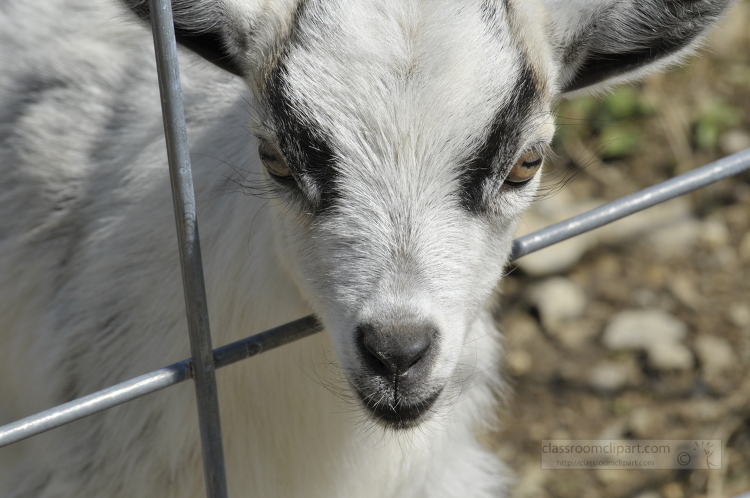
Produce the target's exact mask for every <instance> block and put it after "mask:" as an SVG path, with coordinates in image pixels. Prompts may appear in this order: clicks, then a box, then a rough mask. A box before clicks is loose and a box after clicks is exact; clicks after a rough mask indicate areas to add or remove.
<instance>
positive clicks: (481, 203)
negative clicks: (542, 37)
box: [460, 63, 539, 214]
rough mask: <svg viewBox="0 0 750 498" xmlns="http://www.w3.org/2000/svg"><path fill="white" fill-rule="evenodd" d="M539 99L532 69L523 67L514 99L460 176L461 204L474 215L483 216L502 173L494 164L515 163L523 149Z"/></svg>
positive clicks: (502, 110) (488, 131)
mask: <svg viewBox="0 0 750 498" xmlns="http://www.w3.org/2000/svg"><path fill="white" fill-rule="evenodd" d="M538 98H539V93H538V92H537V89H536V79H535V78H534V74H533V72H532V69H531V67H530V66H529V65H528V64H527V63H524V64H523V67H522V71H521V74H520V76H519V78H518V80H517V82H516V85H515V95H514V96H513V98H512V99H510V101H509V102H508V103H507V104H506V105H504V106H503V107H502V108H501V109H500V110H499V111H498V112H497V114H496V115H495V119H494V120H493V121H492V124H491V125H490V126H489V128H488V130H487V134H486V135H485V139H484V141H483V142H482V143H480V145H479V146H478V147H477V148H476V149H475V150H474V153H473V154H472V155H471V157H469V158H468V159H467V160H466V162H465V163H464V167H463V169H464V171H463V173H462V175H461V179H460V185H461V203H462V204H463V206H464V208H466V209H467V210H469V211H470V212H472V213H477V214H478V213H481V212H483V211H484V210H485V209H486V207H487V203H486V200H485V190H486V188H485V187H486V185H487V184H488V183H489V181H490V180H491V179H492V178H494V176H495V175H497V174H498V173H499V172H498V171H496V170H495V168H494V165H495V164H503V163H507V162H508V161H511V160H512V155H513V154H514V153H515V151H516V150H517V149H518V147H519V146H520V145H521V139H522V138H523V137H522V136H521V131H522V128H523V124H524V122H525V120H526V119H527V118H528V117H529V115H530V114H531V112H532V109H533V107H534V105H535V103H536V101H537V99H538Z"/></svg>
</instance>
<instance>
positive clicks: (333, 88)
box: [130, 0, 727, 428]
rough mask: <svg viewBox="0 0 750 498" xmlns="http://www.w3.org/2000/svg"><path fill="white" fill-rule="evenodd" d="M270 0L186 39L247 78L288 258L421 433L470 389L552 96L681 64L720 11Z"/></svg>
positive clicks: (324, 314)
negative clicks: (470, 353) (455, 393)
mask: <svg viewBox="0 0 750 498" xmlns="http://www.w3.org/2000/svg"><path fill="white" fill-rule="evenodd" d="M130 3H131V7H133V8H134V10H136V12H139V13H141V15H146V14H147V12H146V10H147V9H146V7H145V4H144V3H143V2H141V1H131V2H130ZM271 4H272V5H273V6H269V5H266V3H263V2H257V5H256V2H253V1H249V0H242V1H240V0H225V1H223V2H220V1H216V2H210V1H206V0H204V1H196V2H186V1H183V2H175V5H176V7H175V12H176V16H177V17H176V23H177V27H178V34H179V35H180V39H181V41H183V42H184V43H186V44H187V45H188V46H191V47H192V48H194V49H196V47H197V49H196V51H197V52H198V53H200V54H201V55H204V56H207V57H208V58H209V59H210V58H212V54H217V53H218V54H219V55H220V56H221V57H219V58H216V57H213V59H214V61H215V62H217V63H218V64H219V65H220V66H222V67H224V68H228V69H229V70H231V71H232V72H235V73H236V74H239V75H242V76H244V77H245V79H246V81H247V82H248V83H249V84H250V86H251V88H252V90H253V95H254V98H255V100H256V102H255V108H256V109H257V111H258V113H257V116H256V121H255V123H254V125H253V131H254V133H255V135H256V136H257V137H258V140H259V143H260V147H259V157H260V159H261V160H262V162H263V163H264V164H265V165H266V169H267V172H268V174H269V181H270V182H272V188H273V190H274V191H275V192H276V193H277V194H278V195H277V196H276V199H275V201H274V203H273V204H274V209H276V213H275V215H274V219H275V223H276V232H275V234H276V245H277V251H278V253H279V254H280V258H281V260H282V261H283V264H284V265H285V266H286V268H287V269H288V270H289V273H290V274H291V275H292V276H293V278H294V279H295V280H296V281H297V283H298V285H299V287H300V288H301V289H302V291H303V294H304V295H305V296H306V298H307V299H309V301H310V302H311V304H312V306H313V308H314V309H315V310H316V312H317V314H318V315H319V316H320V318H321V319H322V321H323V323H324V324H325V325H326V328H327V330H328V331H329V333H330V336H331V339H332V342H333V345H334V349H335V352H336V355H337V358H338V360H339V363H340V364H341V366H342V367H343V370H344V372H346V375H347V378H348V380H349V383H350V385H351V387H352V389H353V391H355V392H356V393H357V395H358V396H359V398H360V400H361V402H362V404H363V405H364V406H365V407H366V409H367V410H369V412H370V413H372V414H373V415H374V416H375V420H377V421H379V422H381V423H384V424H385V425H387V426H389V427H392V428H408V427H411V426H414V425H415V424H418V423H419V422H420V421H422V420H424V419H426V418H428V417H429V415H430V413H432V412H434V411H435V410H438V409H439V407H440V405H441V398H446V396H441V393H443V392H444V391H445V390H446V387H447V386H450V385H452V384H455V383H456V382H459V380H458V375H457V373H456V371H457V364H458V362H459V359H460V356H461V351H462V346H463V344H464V341H465V338H466V337H467V331H468V330H469V328H470V325H471V324H472V322H473V321H474V320H475V318H476V316H477V314H478V311H479V310H480V309H481V307H482V306H483V304H484V302H485V301H486V300H487V298H488V297H489V295H490V293H491V292H492V290H493V288H494V287H495V285H496V283H497V282H498V280H499V279H500V278H501V276H502V272H503V265H504V263H505V262H506V260H507V256H508V254H509V252H510V244H511V237H512V234H513V232H514V229H515V226H516V221H517V219H518V217H519V214H520V213H521V211H522V210H523V209H524V208H525V207H526V206H527V205H528V203H529V202H530V200H531V199H532V197H533V196H534V193H535V190H536V188H537V185H538V182H539V173H538V170H539V166H540V164H541V160H542V154H543V152H544V150H545V148H546V147H547V145H548V144H549V142H550V140H551V138H552V134H553V131H554V130H553V125H552V121H553V120H552V117H551V114H550V109H551V105H552V103H553V101H554V100H555V99H556V98H558V97H559V96H560V94H561V93H563V92H566V91H573V90H578V89H580V88H583V87H586V86H592V85H598V84H600V83H601V82H603V81H604V80H610V81H611V80H613V79H614V80H618V79H619V80H622V79H624V78H627V77H629V76H632V75H633V74H637V73H638V69H639V68H641V67H646V66H651V67H653V66H654V65H655V64H657V63H662V62H665V61H666V62H669V61H670V60H673V59H674V58H675V57H677V56H679V54H680V53H681V52H680V51H684V49H685V48H686V47H687V48H689V47H690V46H692V45H694V42H695V40H696V39H697V38H698V35H699V33H700V32H701V31H702V30H703V28H704V27H705V26H707V25H708V24H710V23H711V22H712V21H713V20H714V19H715V18H716V16H717V15H718V14H719V13H720V12H721V11H722V9H723V8H724V7H725V6H726V4H727V1H722V0H713V1H709V0H695V1H690V2H688V1H685V2H683V1H667V0H663V1H657V0H651V1H648V2H627V1H626V2H622V1H615V0H599V1H592V2H580V1H572V2H567V1H559V0H545V1H542V0H539V1H520V0H519V1H513V0H506V1H490V0H488V1H485V2H473V1H471V2H470V1H466V2H464V1H456V0H450V1H448V0H445V1H440V0H435V1H433V2H423V1H416V0H415V1H404V0H398V1H395V0H394V1H391V0H386V1H381V2H372V1H366V0H328V1H325V2H324V1H317V0H308V1H306V2H298V3H297V2H293V1H291V0H290V1H287V2H277V3H271ZM652 24H658V25H659V26H661V27H663V28H664V29H662V30H660V31H659V32H658V33H657V32H655V31H654V30H651V29H645V28H647V27H648V26H649V25H652ZM641 28H644V29H641ZM217 40H219V43H217ZM667 42H669V43H667ZM207 54H208V55H207Z"/></svg>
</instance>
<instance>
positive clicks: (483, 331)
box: [0, 0, 728, 498]
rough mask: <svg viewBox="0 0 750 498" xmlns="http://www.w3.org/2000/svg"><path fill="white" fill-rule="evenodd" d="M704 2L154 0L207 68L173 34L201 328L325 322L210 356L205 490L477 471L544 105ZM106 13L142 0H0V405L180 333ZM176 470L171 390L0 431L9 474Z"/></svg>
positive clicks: (142, 104) (468, 482)
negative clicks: (214, 476)
mask: <svg viewBox="0 0 750 498" xmlns="http://www.w3.org/2000/svg"><path fill="white" fill-rule="evenodd" d="M727 4H728V1H727V0H693V1H687V0H685V1H681V0H671V1H668V0H649V1H638V2H636V1H635V0H599V1H583V0H534V1H524V0H485V1H469V0H466V1H464V0H450V1H449V0H429V1H428V0H383V1H378V2H373V1H366V0H327V1H323V0H307V1H303V0H299V1H297V0H276V1H272V2H264V1H261V0H192V1H191V0H176V1H174V2H173V5H174V10H175V23H176V28H177V33H178V40H179V41H180V43H182V44H183V45H184V46H186V47H188V48H189V49H191V50H193V51H194V52H195V53H197V54H199V55H201V56H202V57H203V58H204V59H206V60H208V62H212V63H213V64H214V65H211V64H209V63H208V62H206V61H204V60H202V59H200V58H198V57H195V56H194V55H193V54H191V53H190V52H188V51H184V52H182V53H181V65H182V69H183V72H182V81H183V87H184V93H185V107H186V115H187V123H188V134H189V137H190V142H191V153H192V161H193V170H194V177H195V184H196V197H197V203H198V217H199V222H200V226H201V232H202V234H201V235H202V237H201V238H202V242H203V255H204V265H205V274H206V282H207V292H208V298H209V310H210V313H211V322H212V330H213V340H214V344H215V345H221V344H225V343H227V342H230V341H234V340H237V339H239V338H242V337H246V336H248V335H251V334H254V333H257V332H260V331H263V330H265V329H268V328H270V327H272V326H276V325H278V324H281V323H285V322H288V321H290V320H292V319H295V318H298V317H300V316H303V315H306V314H309V313H315V314H316V315H317V316H318V317H320V319H321V321H322V323H323V324H324V326H325V329H326V333H324V334H319V335H317V336H315V337H311V338H307V339H304V340H302V341H298V342H297V343H294V344H292V345H289V346H286V347H284V348H281V349H279V350H275V351H272V352H268V353H266V354H264V355H261V356H259V357H257V358H254V359H252V360H250V361H246V362H242V363H241V364H238V365H234V366H231V367H228V368H226V369H224V370H222V371H219V372H218V373H217V376H218V382H219V392H220V404H221V416H222V425H223V432H224V445H225V451H226V459H227V474H228V478H229V485H230V494H231V495H232V496H264V497H275V496H278V497H315V496H320V497H335V496H340V497H368V496H378V497H380V496H393V497H454V496H461V497H465V496H472V497H491V496H492V497H497V496H502V495H503V494H504V490H505V486H506V480H507V478H508V473H507V471H506V470H505V468H504V466H503V465H502V463H501V462H500V461H499V460H498V459H497V457H496V456H495V455H494V454H493V453H492V452H491V451H490V450H488V449H487V448H484V447H483V446H482V445H481V444H480V443H479V442H478V441H477V436H476V435H477V432H478V431H481V430H482V427H483V426H485V425H487V424H491V423H492V421H493V412H494V410H495V400H496V398H497V395H498V393H499V392H501V388H502V382H501V379H500V374H499V371H498V368H497V365H498V363H499V361H500V359H501V348H500V346H499V338H498V333H497V332H496V330H495V327H494V325H493V320H492V317H491V315H490V312H489V308H490V307H491V304H489V303H491V302H492V299H491V296H492V293H493V289H494V288H495V286H496V284H497V282H498V281H499V280H500V278H501V277H502V274H503V267H504V264H505V262H506V260H507V257H508V254H509V252H510V244H511V240H512V235H513V233H514V230H515V227H516V223H517V219H518V217H519V216H520V214H521V212H522V211H523V209H525V208H526V207H527V206H528V204H529V202H530V201H531V199H532V197H533V195H534V192H535V189H536V187H537V185H538V182H539V176H540V175H539V174H538V170H539V167H540V165H541V161H542V155H543V154H544V151H545V149H546V147H547V145H548V144H549V142H550V140H551V138H552V134H553V132H554V126H553V118H552V114H551V109H552V106H553V104H554V102H555V101H556V100H557V99H558V98H560V97H561V96H563V95H565V94H570V93H572V92H578V91H583V90H590V89H594V90H595V89H597V88H603V87H604V86H605V85H609V84H612V83H614V82H620V81H625V80H628V79H632V78H635V77H639V76H641V75H642V74H645V72H647V71H650V70H653V69H657V68H659V67H661V66H663V65H665V64H669V63H672V62H675V61H677V60H678V59H679V58H680V57H681V56H683V55H684V54H686V53H688V52H689V51H690V50H691V49H693V48H694V47H695V46H696V44H697V43H699V39H700V38H701V35H702V33H703V32H704V30H705V29H706V28H707V27H708V26H709V25H711V24H712V23H713V22H714V21H715V20H716V19H717V17H718V16H719V15H720V14H721V13H722V11H723V10H724V9H725V8H726V6H727ZM128 8H129V9H130V10H132V12H135V14H137V16H140V17H141V18H143V19H147V18H148V7H147V2H144V1H140V0H128V1H126V2H124V3H122V4H120V3H115V2H114V1H111V2H108V1H106V0H44V1H41V2H25V1H23V0H4V3H3V5H2V6H1V7H0V46H2V50H0V168H1V171H0V210H2V213H3V215H2V216H1V217H0V400H2V401H1V402H0V423H8V422H10V421H12V420H15V419H17V418H20V417H23V416H26V415H29V414H31V413H35V412H37V411H41V410H43V409H46V408H49V407H51V406H54V405H56V404H59V403H62V402H65V401H69V400H71V399H74V398H77V397H79V396H82V395H85V394H87V393H90V392H93V391H96V390H99V389H102V388H104V387H107V386H109V385H112V384H114V383H117V382H120V381H123V380H125V379H128V378H130V377H133V376H136V375H139V374H142V373H145V372H147V371H150V370H153V369H156V368H158V367H161V366H163V365H165V364H167V363H170V362H173V361H177V360H180V359H183V358H185V357H187V356H189V348H188V340H187V332H186V330H187V328H186V322H185V318H184V302H183V294H182V289H181V279H180V274H179V264H178V254H177V245H176V243H175V236H174V228H173V226H174V218H173V216H174V215H173V212H172V203H171V199H170V189H169V178H168V172H167V167H166V153H165V146H164V139H163V136H162V118H161V113H160V105H159V95H158V86H157V83H156V71H155V65H154V60H153V50H152V44H151V40H150V33H149V31H148V30H147V28H146V26H145V25H144V23H139V22H138V21H137V20H136V19H135V16H132V14H131V12H128ZM131 17H132V19H131ZM227 71H228V72H227ZM230 73H234V74H235V75H237V76H240V77H241V78H242V79H240V78H237V77H235V76H232V75H231V74H230ZM243 80H244V81H243ZM258 151H260V153H259V152H258ZM264 165H265V168H264ZM240 193H250V194H253V195H239V194H240ZM202 481H203V477H202V472H201V462H200V449H199V441H198V431H197V428H196V417H195V409H194V406H193V393H192V386H190V385H181V386H178V387H174V388H171V389H169V390H167V391H165V392H162V393H160V394H158V395H151V396H148V397H146V398H143V399H140V400H137V401H134V402H131V403H128V404H126V405H123V406H120V407H117V408H114V409H112V410H109V411H107V412H104V413H102V414H98V415H95V416H92V417H90V418H87V419H84V420H81V421H79V422H76V423H73V424H70V425H68V426H66V427H63V428H60V429H57V430H55V431H51V432H49V433H46V434H44V435H41V436H38V437H35V438H32V439H30V440H28V441H25V442H22V443H19V444H16V445H13V446H11V447H7V448H4V449H2V450H0V496H3V497H8V498H21V497H39V498H51V497H56V498H59V497H73V496H92V497H94V496H96V497H99V496H101V497H120V496H121V497H129V498H130V497H154V496H159V497H180V498H185V497H199V496H203V489H204V486H203V482H202Z"/></svg>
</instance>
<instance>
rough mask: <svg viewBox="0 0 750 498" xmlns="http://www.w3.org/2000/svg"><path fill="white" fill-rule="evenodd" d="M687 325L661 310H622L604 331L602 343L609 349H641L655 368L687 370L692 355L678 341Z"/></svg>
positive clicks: (683, 336)
mask: <svg viewBox="0 0 750 498" xmlns="http://www.w3.org/2000/svg"><path fill="white" fill-rule="evenodd" d="M686 334H687V325H685V324H684V323H683V322H681V321H680V320H678V319H677V318H675V317H673V316H672V315H670V314H669V313H666V312H664V311H662V310H628V311H621V312H620V313H618V314H617V315H615V317H614V318H613V319H612V320H611V321H610V323H609V324H608V325H607V327H606V329H605V330H604V337H603V342H604V345H605V346H606V347H608V348H609V349H611V350H615V351H616V350H620V349H642V350H645V351H646V354H647V355H648V363H649V365H651V367H653V368H655V369H657V370H687V369H690V368H692V367H693V354H692V352H691V351H690V349H688V348H687V347H686V346H685V345H684V344H682V343H681V342H680V341H682V339H684V338H685V335H686Z"/></svg>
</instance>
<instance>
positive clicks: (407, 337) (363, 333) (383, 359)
mask: <svg viewBox="0 0 750 498" xmlns="http://www.w3.org/2000/svg"><path fill="white" fill-rule="evenodd" d="M357 330H358V335H359V338H360V341H361V342H360V345H361V347H362V348H363V349H364V351H362V353H363V354H364V355H365V356H369V357H370V358H369V359H370V361H369V362H368V363H370V365H371V366H372V367H374V369H375V370H381V373H383V374H386V373H388V374H391V375H403V374H406V373H407V372H409V371H410V370H411V369H413V368H414V367H416V366H417V365H418V364H420V362H421V360H423V359H424V358H425V357H427V356H428V353H429V352H430V350H431V348H432V343H433V339H434V337H435V333H436V329H435V327H433V326H431V325H428V324H420V325H416V324H410V325H401V326H390V327H376V326H374V325H371V324H363V325H360V326H359V327H358V328H357ZM373 360H374V361H373ZM383 367H384V368H385V372H383V371H382V370H383Z"/></svg>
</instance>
